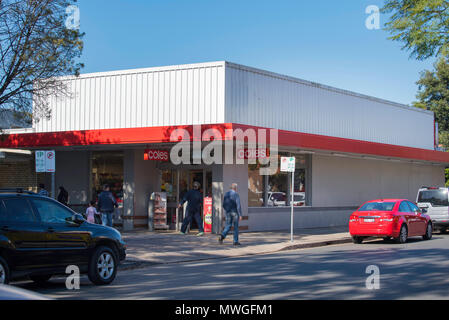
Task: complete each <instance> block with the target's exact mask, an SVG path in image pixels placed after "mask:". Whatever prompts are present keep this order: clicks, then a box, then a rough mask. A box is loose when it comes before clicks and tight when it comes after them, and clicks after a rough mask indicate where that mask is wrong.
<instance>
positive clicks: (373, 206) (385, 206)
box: [359, 202, 396, 211]
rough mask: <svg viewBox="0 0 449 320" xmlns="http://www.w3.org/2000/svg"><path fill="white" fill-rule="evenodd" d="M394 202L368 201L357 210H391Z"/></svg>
mask: <svg viewBox="0 0 449 320" xmlns="http://www.w3.org/2000/svg"><path fill="white" fill-rule="evenodd" d="M395 204H396V203H395V202H368V203H365V204H364V205H363V206H362V207H361V208H360V209H359V211H392V210H393V208H394V205H395Z"/></svg>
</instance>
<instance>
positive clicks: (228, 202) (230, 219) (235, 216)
mask: <svg viewBox="0 0 449 320" xmlns="http://www.w3.org/2000/svg"><path fill="white" fill-rule="evenodd" d="M223 209H224V210H225V212H226V226H225V228H224V230H223V233H222V234H221V235H220V238H218V242H219V243H223V240H224V239H225V238H226V236H227V235H228V233H229V231H230V230H231V227H232V226H233V227H234V246H239V245H240V242H239V221H241V220H242V206H241V204H240V196H239V194H238V193H237V183H233V184H232V185H231V190H229V191H228V192H226V193H225V195H224V199H223Z"/></svg>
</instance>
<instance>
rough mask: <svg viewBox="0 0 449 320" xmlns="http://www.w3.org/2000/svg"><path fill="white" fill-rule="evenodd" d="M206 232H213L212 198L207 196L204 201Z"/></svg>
mask: <svg viewBox="0 0 449 320" xmlns="http://www.w3.org/2000/svg"><path fill="white" fill-rule="evenodd" d="M203 225H204V232H209V233H210V232H212V198H210V197H206V198H204V202H203Z"/></svg>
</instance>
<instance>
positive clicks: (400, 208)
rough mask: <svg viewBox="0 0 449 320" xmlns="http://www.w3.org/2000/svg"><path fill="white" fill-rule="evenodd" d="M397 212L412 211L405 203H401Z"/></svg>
mask: <svg viewBox="0 0 449 320" xmlns="http://www.w3.org/2000/svg"><path fill="white" fill-rule="evenodd" d="M398 211H399V212H412V209H411V208H410V207H409V206H408V204H407V201H402V202H401V205H400V206H399V210H398Z"/></svg>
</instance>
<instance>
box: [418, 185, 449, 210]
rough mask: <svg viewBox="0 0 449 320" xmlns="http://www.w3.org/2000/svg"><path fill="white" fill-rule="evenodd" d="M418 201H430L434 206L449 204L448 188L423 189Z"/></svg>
mask: <svg viewBox="0 0 449 320" xmlns="http://www.w3.org/2000/svg"><path fill="white" fill-rule="evenodd" d="M418 202H429V203H431V204H432V206H434V207H447V206H449V197H448V189H432V190H421V191H419V195H418Z"/></svg>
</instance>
